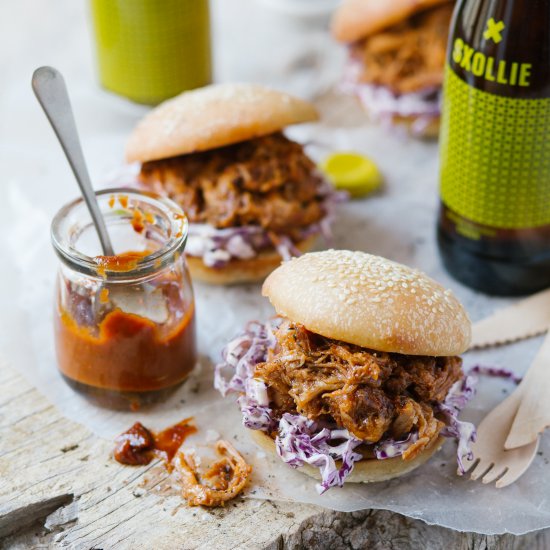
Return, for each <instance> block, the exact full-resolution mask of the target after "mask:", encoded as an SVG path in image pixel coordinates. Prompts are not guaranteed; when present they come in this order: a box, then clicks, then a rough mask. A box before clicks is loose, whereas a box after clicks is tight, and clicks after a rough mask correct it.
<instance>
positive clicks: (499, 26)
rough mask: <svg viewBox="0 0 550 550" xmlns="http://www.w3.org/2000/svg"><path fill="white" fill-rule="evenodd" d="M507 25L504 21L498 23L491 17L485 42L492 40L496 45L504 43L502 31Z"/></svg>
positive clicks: (484, 35)
mask: <svg viewBox="0 0 550 550" xmlns="http://www.w3.org/2000/svg"><path fill="white" fill-rule="evenodd" d="M504 28H505V25H504V22H503V21H499V22H498V23H497V22H496V21H495V20H494V19H493V18H492V17H491V19H489V21H487V30H486V31H485V32H484V33H483V38H485V40H492V41H493V42H494V43H495V44H498V43H499V42H501V41H502V31H503V30H504Z"/></svg>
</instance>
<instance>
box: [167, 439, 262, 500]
mask: <svg viewBox="0 0 550 550" xmlns="http://www.w3.org/2000/svg"><path fill="white" fill-rule="evenodd" d="M216 451H217V452H218V454H219V455H220V456H221V458H220V460H217V461H216V462H214V464H212V466H210V468H209V469H208V470H206V471H205V472H203V473H202V474H199V473H198V468H197V465H196V464H195V461H194V460H193V458H192V456H191V455H189V456H187V455H185V454H184V453H183V452H181V451H180V452H179V453H178V454H177V455H176V457H175V459H174V465H175V468H176V472H177V474H178V477H179V479H180V481H181V485H182V490H183V496H184V498H185V499H186V500H187V502H188V504H189V505H190V506H208V507H213V506H223V505H224V504H225V503H226V502H227V501H228V500H231V499H234V498H235V497H236V496H237V495H238V494H239V493H240V492H241V491H242V490H243V489H244V486H245V485H246V482H247V481H248V478H249V477H250V474H251V472H252V467H251V466H249V465H248V464H247V463H246V462H245V460H244V458H243V457H242V456H241V455H240V454H239V452H238V451H237V450H236V449H235V448H234V447H233V446H232V445H231V444H230V443H229V442H227V441H223V440H220V441H218V442H217V443H216Z"/></svg>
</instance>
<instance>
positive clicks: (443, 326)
mask: <svg viewBox="0 0 550 550" xmlns="http://www.w3.org/2000/svg"><path fill="white" fill-rule="evenodd" d="M263 294H264V296H267V297H268V298H269V300H270V301H271V303H272V304H273V306H274V308H275V310H276V312H277V314H278V318H277V320H276V321H274V322H271V323H267V324H260V323H250V324H249V326H248V327H247V330H246V331H245V332H244V333H243V334H241V335H240V336H239V337H237V338H236V339H235V340H233V341H232V342H230V343H229V345H228V346H227V347H226V348H225V350H224V352H223V361H222V363H220V364H219V365H218V366H217V369H216V377H215V385H216V387H217V388H218V389H219V390H220V391H221V392H222V394H226V393H228V392H236V393H238V394H240V397H239V405H240V408H241V412H242V414H243V421H244V424H245V426H246V427H248V428H250V429H251V430H253V434H254V437H255V439H256V440H257V441H258V442H259V443H260V444H261V445H262V446H263V447H265V448H266V449H268V450H270V451H273V452H275V451H276V452H277V454H278V455H279V457H280V458H281V459H282V460H283V461H284V462H286V463H287V464H288V465H290V466H292V467H294V468H300V469H301V470H303V471H304V472H305V473H307V474H310V475H313V476H314V477H317V478H319V479H320V480H321V483H320V485H319V490H320V492H323V491H325V490H327V489H328V488H330V487H333V486H336V485H338V486H341V485H343V483H344V482H373V481H382V480H386V479H391V478H393V477H396V476H399V475H402V474H405V473H407V472H409V471H411V470H413V469H414V468H416V467H418V466H419V465H421V464H423V463H424V462H425V461H426V460H428V459H429V458H430V456H432V455H433V453H435V452H436V451H437V450H438V449H439V448H440V446H441V445H442V443H443V441H444V439H443V438H444V437H453V438H456V439H457V440H458V442H459V445H458V453H457V454H458V461H459V465H461V464H462V459H463V457H464V456H465V455H467V454H468V453H469V442H470V441H471V440H473V438H474V437H475V435H474V434H475V430H474V427H473V425H472V424H470V423H467V422H462V421H459V420H458V413H459V412H460V410H461V409H462V408H463V407H464V406H465V404H466V402H467V400H468V398H469V397H470V396H471V395H472V392H473V389H472V384H473V379H471V377H468V376H464V374H463V372H462V368H461V365H462V361H461V359H460V357H458V355H459V354H460V353H462V352H464V351H465V350H466V349H467V348H468V345H469V342H470V332H471V330H470V321H469V319H468V316H467V315H466V313H465V311H464V309H463V307H462V305H461V304H460V303H459V302H458V300H457V299H456V298H455V297H454V296H453V294H452V293H451V292H450V291H449V290H445V289H444V288H443V287H441V286H440V285H439V284H438V283H436V282H435V281H433V280H432V279H430V278H428V277H427V276H426V275H424V274H423V273H420V272H418V271H416V270H413V269H410V268H408V267H406V266H404V265H401V264H397V263H394V262H391V261H389V260H386V259H384V258H380V257H377V256H372V255H369V254H365V253H362V252H350V251H346V250H337V251H335V250H329V251H325V252H319V253H309V254H306V255H304V256H302V257H300V258H295V259H293V260H291V261H288V262H285V263H284V264H283V265H282V266H281V267H279V268H278V269H277V270H275V271H274V272H273V273H272V274H271V275H270V276H269V277H268V278H267V279H266V281H265V283H264V286H263Z"/></svg>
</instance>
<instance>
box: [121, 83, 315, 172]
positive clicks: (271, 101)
mask: <svg viewBox="0 0 550 550" xmlns="http://www.w3.org/2000/svg"><path fill="white" fill-rule="evenodd" d="M318 118H319V115H318V113H317V110H316V109H315V107H314V106H313V105H312V104H311V103H308V102H307V101H303V100H302V99H298V98H296V97H294V96H291V95H289V94H286V93H283V92H279V91H276V90H272V89H270V88H266V87H265V86H260V85H258V84H213V85H211V86H206V87H204V88H199V89H197V90H192V91H190V92H184V93H183V94H181V95H179V96H177V97H174V98H173V99H169V100H168V101H165V102H164V103H162V104H161V105H159V106H158V107H156V108H155V109H153V110H152V111H151V112H150V113H149V114H148V115H147V116H146V117H145V118H144V119H143V120H142V121H141V122H140V123H139V124H138V125H137V127H136V128H135V130H134V131H133V132H132V134H131V135H130V139H129V140H128V143H127V146H126V160H127V161H128V162H136V161H139V162H147V161H150V160H158V159H163V158H169V157H175V156H178V155H184V154H187V153H194V152H198V151H206V150H208V149H214V148H216V147H223V146H224V145H231V144H232V143H238V142H240V141H245V140H248V139H252V138H256V137H259V136H264V135H267V134H272V133H273V132H278V131H279V130H282V129H283V128H285V127H287V126H290V125H291V124H299V123H301V122H312V121H315V120H317V119H318Z"/></svg>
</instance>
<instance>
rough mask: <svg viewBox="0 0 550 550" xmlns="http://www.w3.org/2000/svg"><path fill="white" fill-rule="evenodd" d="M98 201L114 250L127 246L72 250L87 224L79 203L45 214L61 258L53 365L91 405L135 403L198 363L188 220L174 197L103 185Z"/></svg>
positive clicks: (175, 382)
mask: <svg viewBox="0 0 550 550" xmlns="http://www.w3.org/2000/svg"><path fill="white" fill-rule="evenodd" d="M115 197H116V200H115ZM98 200H99V204H100V207H101V208H102V209H104V217H105V219H106V222H107V227H108V228H109V229H110V233H111V237H112V239H113V242H114V246H115V250H118V249H122V250H123V249H124V248H129V250H128V249H127V250H126V251H122V252H120V253H118V254H116V255H115V256H100V255H95V256H92V255H89V256H88V255H85V254H82V253H81V252H78V250H79V246H80V245H81V241H85V239H81V237H82V235H84V234H85V233H86V232H87V231H88V230H89V229H90V227H89V224H88V223H87V222H88V220H87V218H86V217H85V212H83V211H82V204H81V202H80V201H76V203H72V204H71V205H68V206H67V207H65V208H64V209H62V210H61V212H60V213H59V214H58V216H56V218H55V219H54V222H53V224H52V237H53V242H54V248H55V249H56V252H57V253H58V255H59V256H60V258H61V260H62V264H61V267H60V270H59V274H58V278H57V291H56V301H55V309H54V332H55V345H56V346H55V347H56V353H57V362H58V367H59V370H60V372H61V374H62V376H63V378H64V379H65V380H66V382H67V383H68V384H69V385H70V386H71V387H73V388H74V389H75V390H77V391H79V392H81V393H83V394H84V395H86V396H87V397H88V398H89V399H91V400H93V401H94V402H96V403H97V404H99V405H101V406H105V407H108V408H113V409H123V410H124V409H126V410H128V409H129V410H136V409H139V408H140V407H142V406H144V405H148V404H152V403H155V402H157V401H160V400H162V399H163V398H165V397H167V396H168V395H169V394H170V393H171V392H172V391H174V390H175V389H176V388H177V387H178V386H179V385H180V384H181V383H182V382H183V381H184V380H185V379H186V378H187V377H188V376H189V374H190V373H191V371H192V370H193V368H194V366H195V363H196V360H197V349H196V334H195V305H194V298H193V289H192V287H191V281H190V279H189V275H188V272H187V267H186V264H185V259H184V257H183V255H182V252H183V248H184V246H185V238H186V235H187V221H186V219H185V217H184V216H183V214H182V213H181V210H179V208H178V207H177V206H176V205H175V204H174V203H172V202H171V201H168V200H166V199H160V198H155V197H152V196H151V195H144V194H141V193H136V192H128V193H126V194H118V195H117V194H114V193H113V191H109V192H102V193H98ZM82 217H83V218H82ZM136 218H139V220H140V223H139V224H136ZM75 220H76V221H75ZM133 247H136V248H137V247H139V250H133V249H132V248H133ZM92 248H93V247H92Z"/></svg>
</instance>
